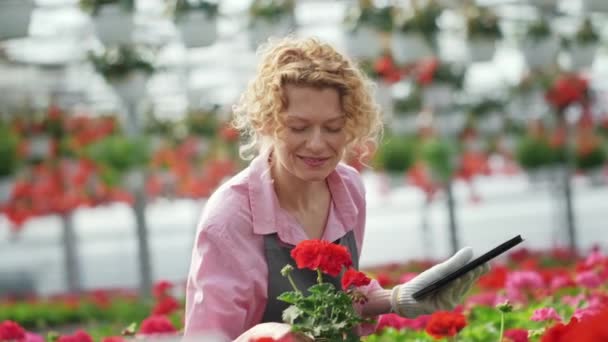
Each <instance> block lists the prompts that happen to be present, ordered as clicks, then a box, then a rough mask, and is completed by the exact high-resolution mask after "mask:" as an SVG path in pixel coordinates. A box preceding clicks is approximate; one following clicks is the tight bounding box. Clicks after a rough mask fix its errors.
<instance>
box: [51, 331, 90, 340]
mask: <svg viewBox="0 0 608 342" xmlns="http://www.w3.org/2000/svg"><path fill="white" fill-rule="evenodd" d="M57 342H93V338H92V337H91V335H89V334H88V333H87V332H86V331H83V330H78V331H76V332H75V333H74V334H72V335H64V336H61V337H59V339H58V340H57Z"/></svg>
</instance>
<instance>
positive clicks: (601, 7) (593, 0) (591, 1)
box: [583, 0, 608, 12]
mask: <svg viewBox="0 0 608 342" xmlns="http://www.w3.org/2000/svg"><path fill="white" fill-rule="evenodd" d="M583 8H584V9H585V10H586V11H588V12H608V1H606V0H583Z"/></svg>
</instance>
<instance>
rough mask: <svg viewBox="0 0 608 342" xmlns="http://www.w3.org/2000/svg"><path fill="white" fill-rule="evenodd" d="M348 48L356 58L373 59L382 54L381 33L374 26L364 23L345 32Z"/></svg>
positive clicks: (350, 53)
mask: <svg viewBox="0 0 608 342" xmlns="http://www.w3.org/2000/svg"><path fill="white" fill-rule="evenodd" d="M344 39H345V42H346V50H347V51H348V54H349V55H350V56H351V57H352V58H355V59H373V58H377V57H378V56H380V55H381V54H382V44H381V41H382V40H381V39H380V34H379V33H378V31H376V30H375V29H373V28H372V27H369V26H366V25H362V26H361V27H358V28H357V29H355V30H353V31H347V32H345V34H344Z"/></svg>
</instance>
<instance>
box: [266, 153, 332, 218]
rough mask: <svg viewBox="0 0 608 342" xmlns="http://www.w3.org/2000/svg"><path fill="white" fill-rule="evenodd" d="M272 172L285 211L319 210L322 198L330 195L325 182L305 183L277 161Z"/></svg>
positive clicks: (272, 167)
mask: <svg viewBox="0 0 608 342" xmlns="http://www.w3.org/2000/svg"><path fill="white" fill-rule="evenodd" d="M270 171H271V174H272V179H273V180H274V190H275V192H276V194H277V198H278V200H279V204H280V205H281V207H282V208H283V209H285V210H288V211H295V212H302V211H307V210H308V209H312V208H317V207H318V206H319V204H321V203H320V202H319V198H320V196H323V195H326V194H328V193H329V189H328V187H327V183H326V182H325V181H318V182H308V181H303V180H302V179H299V178H298V177H295V176H294V175H293V174H291V173H289V171H287V170H286V169H285V168H283V167H282V166H281V164H280V163H278V162H276V161H275V162H272V163H271V165H270Z"/></svg>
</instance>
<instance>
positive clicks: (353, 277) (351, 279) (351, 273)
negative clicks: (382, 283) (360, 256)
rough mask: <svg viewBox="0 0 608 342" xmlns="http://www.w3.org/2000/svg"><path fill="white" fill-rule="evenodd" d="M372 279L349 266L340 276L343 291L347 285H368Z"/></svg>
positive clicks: (346, 288)
mask: <svg viewBox="0 0 608 342" xmlns="http://www.w3.org/2000/svg"><path fill="white" fill-rule="evenodd" d="M371 281H372V280H371V279H369V278H368V277H367V276H366V275H365V273H363V272H359V271H357V270H355V269H354V268H349V269H348V270H346V272H344V275H343V276H342V289H343V290H344V291H346V290H348V288H349V287H351V286H355V287H359V286H365V285H368V284H369V283H370V282H371Z"/></svg>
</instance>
